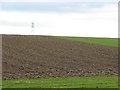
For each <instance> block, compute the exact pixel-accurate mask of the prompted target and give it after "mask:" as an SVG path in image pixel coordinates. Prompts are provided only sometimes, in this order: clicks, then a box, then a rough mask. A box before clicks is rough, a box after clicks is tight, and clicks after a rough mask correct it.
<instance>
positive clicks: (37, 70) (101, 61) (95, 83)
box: [2, 35, 118, 88]
mask: <svg viewBox="0 0 120 90" xmlns="http://www.w3.org/2000/svg"><path fill="white" fill-rule="evenodd" d="M91 41H92V40H91ZM98 41H99V40H98V39H97V42H98ZM104 42H105V41H104ZM113 42H114V43H113ZM115 42H116V40H113V41H112V40H110V41H109V45H100V44H93V43H86V42H82V41H80V40H79V42H78V41H76V40H75V41H74V40H67V39H61V38H58V37H54V38H51V37H49V36H21V35H3V36H2V58H3V62H2V64H3V77H2V78H3V87H4V88H13V87H17V88H26V87H27V88H29V87H31V88H37V87H43V88H44V87H46V88H47V87H48V88H55V87H56V88H62V87H63V88H73V87H74V88H75V87H76V88H77V87H79V88H82V87H85V88H88V87H90V88H94V87H98V88H114V87H116V88H117V82H118V80H117V79H118V78H117V75H118V63H117V62H118V47H117V45H115V44H116V43H115ZM101 43H102V42H101ZM112 43H113V44H114V45H111V44H112ZM22 78H24V79H22ZM28 79H29V80H28ZM28 84H29V85H28ZM43 84H44V85H43Z"/></svg>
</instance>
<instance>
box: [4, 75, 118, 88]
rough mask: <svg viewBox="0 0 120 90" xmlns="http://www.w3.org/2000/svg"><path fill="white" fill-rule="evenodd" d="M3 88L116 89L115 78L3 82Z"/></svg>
mask: <svg viewBox="0 0 120 90" xmlns="http://www.w3.org/2000/svg"><path fill="white" fill-rule="evenodd" d="M3 88H118V77H117V76H91V77H66V78H65V77H64V78H36V79H18V80H17V79H16V80H3Z"/></svg>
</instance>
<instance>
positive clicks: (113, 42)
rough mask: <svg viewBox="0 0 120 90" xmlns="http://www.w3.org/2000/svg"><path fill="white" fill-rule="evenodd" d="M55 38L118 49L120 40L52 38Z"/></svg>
mask: <svg viewBox="0 0 120 90" xmlns="http://www.w3.org/2000/svg"><path fill="white" fill-rule="evenodd" d="M51 37H53V38H60V39H66V40H73V41H81V42H86V43H93V44H98V45H105V46H112V47H118V38H95V37H94V38H93V37H70V36H51Z"/></svg>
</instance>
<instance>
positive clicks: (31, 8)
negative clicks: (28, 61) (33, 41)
mask: <svg viewBox="0 0 120 90" xmlns="http://www.w3.org/2000/svg"><path fill="white" fill-rule="evenodd" d="M32 22H34V23H35V29H34V34H37V35H60V36H84V37H118V0H89V2H88V0H1V1H0V34H26V35H29V34H32V31H31V23H32Z"/></svg>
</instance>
